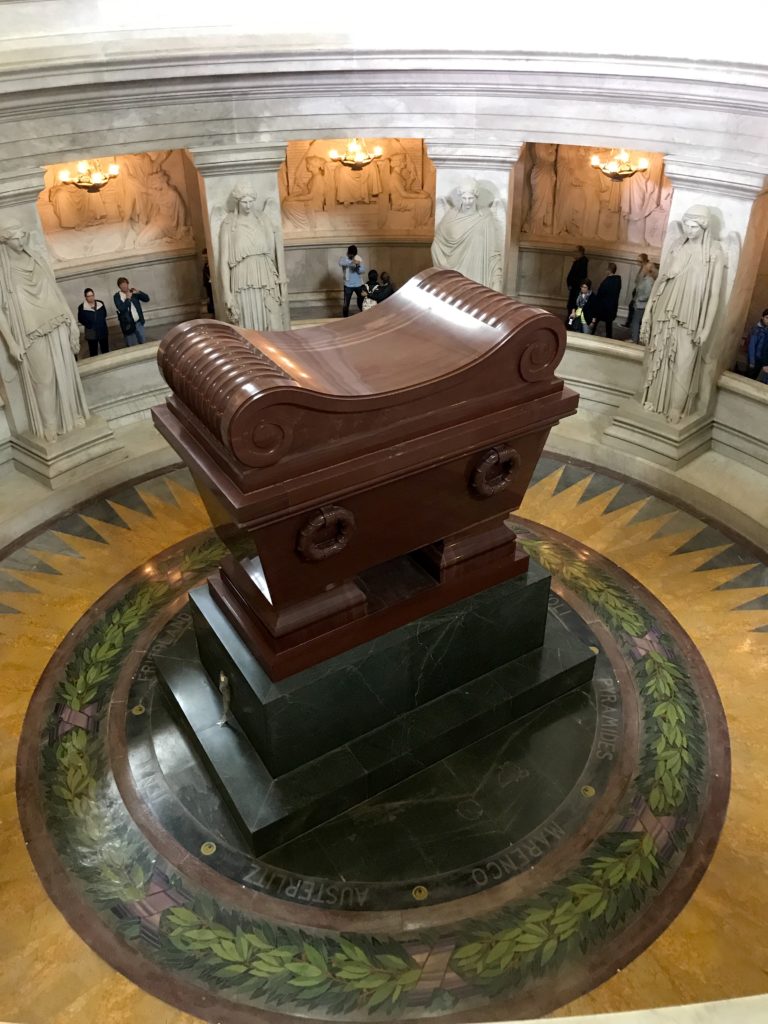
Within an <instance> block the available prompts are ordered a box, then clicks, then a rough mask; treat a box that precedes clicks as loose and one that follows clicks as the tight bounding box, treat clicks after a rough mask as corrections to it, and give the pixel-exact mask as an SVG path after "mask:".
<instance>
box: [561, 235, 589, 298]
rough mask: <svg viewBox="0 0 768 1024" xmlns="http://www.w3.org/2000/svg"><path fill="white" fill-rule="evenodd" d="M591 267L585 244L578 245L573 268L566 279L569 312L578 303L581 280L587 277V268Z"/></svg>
mask: <svg viewBox="0 0 768 1024" xmlns="http://www.w3.org/2000/svg"><path fill="white" fill-rule="evenodd" d="M588 267H589V260H588V258H587V255H586V251H585V249H584V246H583V245H577V246H576V259H575V260H574V261H573V263H572V264H571V269H570V270H569V271H568V277H566V279H565V283H566V284H567V285H568V312H569V313H570V312H571V310H572V309H573V308H574V306H575V305H576V300H577V299H578V297H579V288H580V287H581V282H582V281H586V279H587V268H588Z"/></svg>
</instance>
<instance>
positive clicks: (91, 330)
mask: <svg viewBox="0 0 768 1024" xmlns="http://www.w3.org/2000/svg"><path fill="white" fill-rule="evenodd" d="M98 337H99V336H98V334H97V333H96V328H95V327H86V328H85V340H86V341H96V340H97V339H98Z"/></svg>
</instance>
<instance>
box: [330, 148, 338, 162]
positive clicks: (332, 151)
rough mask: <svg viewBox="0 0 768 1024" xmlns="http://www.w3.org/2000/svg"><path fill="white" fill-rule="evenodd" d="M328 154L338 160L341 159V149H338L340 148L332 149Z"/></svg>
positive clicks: (332, 158)
mask: <svg viewBox="0 0 768 1024" xmlns="http://www.w3.org/2000/svg"><path fill="white" fill-rule="evenodd" d="M328 156H329V157H330V158H331V160H338V159H339V151H338V149H332V150H331V151H330V153H329V154H328Z"/></svg>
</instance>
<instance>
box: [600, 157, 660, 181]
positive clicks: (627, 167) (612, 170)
mask: <svg viewBox="0 0 768 1024" xmlns="http://www.w3.org/2000/svg"><path fill="white" fill-rule="evenodd" d="M589 162H590V163H591V164H592V166H593V167H594V168H595V169H596V170H598V171H602V172H603V174H604V175H605V176H606V178H610V179H611V181H624V179H625V178H631V177H632V175H633V174H636V173H637V172H638V171H647V170H648V167H649V165H650V161H649V160H648V157H647V156H641V157H640V159H639V160H638V161H637V162H635V161H633V160H632V159H631V158H630V154H629V153H628V152H627V151H626V149H620V150H618V151H617V150H615V149H612V150H611V152H610V155H609V156H607V157H605V156H603V155H602V154H601V155H598V154H597V153H594V154H593V155H592V159H591V160H590V161H589Z"/></svg>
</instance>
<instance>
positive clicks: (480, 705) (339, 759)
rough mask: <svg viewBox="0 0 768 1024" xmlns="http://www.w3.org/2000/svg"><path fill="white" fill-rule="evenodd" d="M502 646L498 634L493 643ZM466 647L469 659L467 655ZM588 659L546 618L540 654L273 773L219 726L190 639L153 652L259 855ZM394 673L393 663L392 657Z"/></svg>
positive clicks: (539, 697)
mask: <svg viewBox="0 0 768 1024" xmlns="http://www.w3.org/2000/svg"><path fill="white" fill-rule="evenodd" d="M496 589H500V588H496ZM445 628H447V627H445ZM376 642H378V641H376ZM503 642H504V634H503V633H502V632H500V633H499V634H498V636H497V638H496V641H495V643H496V644H497V645H499V646H501V645H503ZM465 653H466V656H467V657H469V658H470V659H471V657H472V652H471V651H470V652H465ZM594 660H595V659H594V655H593V654H592V653H591V651H590V650H589V649H588V648H587V647H586V646H585V645H584V644H583V643H581V641H579V640H577V639H576V638H575V637H574V636H572V634H570V633H569V632H568V631H567V630H566V629H565V628H564V627H563V626H561V625H560V624H559V623H558V622H557V621H556V620H555V619H554V618H550V620H549V621H548V623H547V627H546V635H545V637H544V643H543V645H542V646H541V647H539V648H537V649H536V650H533V651H528V652H527V653H524V654H522V655H520V656H518V657H517V658H515V659H513V660H510V661H508V663H506V664H503V665H501V666H498V667H496V668H494V669H493V670H492V671H490V672H487V673H486V674H483V675H479V676H478V677H477V678H475V679H472V680H471V681H468V682H465V683H463V684H461V685H459V686H458V687H456V688H454V689H452V690H450V691H449V692H447V693H444V694H442V695H440V696H437V697H435V698H434V699H433V700H431V701H429V702H427V703H424V704H420V705H419V706H417V707H415V708H413V709H411V710H410V711H407V712H406V713H404V714H401V715H400V716H398V717H396V718H394V720H390V721H389V722H388V723H387V724H385V725H383V726H381V727H379V728H377V729H374V730H373V731H370V732H368V733H367V734H366V735H364V736H358V737H356V738H354V739H352V740H350V741H349V742H347V743H344V744H342V745H341V746H339V747H338V748H337V749H335V750H332V751H330V752H328V753H325V754H323V755H322V756H320V757H318V758H316V759H315V760H313V761H311V762H309V763H307V764H304V765H302V766H300V767H298V768H296V769H295V770H293V771H291V772H288V773H286V774H283V775H282V776H280V777H279V778H274V777H273V776H272V775H271V774H270V772H269V770H268V768H267V767H266V765H265V764H264V762H263V761H262V759H261V758H260V757H259V755H258V754H257V752H256V750H255V749H254V747H253V745H252V744H251V743H250V741H249V739H248V738H247V737H246V736H245V734H244V732H243V731H242V730H241V729H240V727H239V726H238V725H237V723H235V722H232V723H231V724H228V725H224V726H219V725H217V724H216V723H217V722H218V720H219V719H220V717H221V699H220V697H219V694H218V693H217V692H216V690H215V689H214V688H213V686H212V685H211V683H210V681H209V680H208V678H207V676H206V674H205V672H204V671H203V669H202V668H201V666H200V662H199V660H198V657H197V651H196V649H195V644H194V641H193V639H192V638H191V637H190V636H186V637H184V638H182V639H181V640H180V641H178V642H177V644H176V645H175V646H174V647H171V648H169V649H168V650H167V652H166V653H165V654H163V655H162V656H157V657H156V658H155V661H156V665H157V669H158V675H159V678H160V680H161V684H162V685H163V687H164V689H165V692H166V694H167V695H168V697H169V699H170V704H171V708H172V710H173V711H174V713H175V714H177V715H178V716H179V717H180V719H181V722H182V724H183V725H184V727H185V728H186V729H187V730H188V731H189V733H190V734H191V736H192V738H193V739H194V741H195V742H196V745H197V748H198V750H199V751H200V753H201V754H202V756H203V758H204V760H205V762H206V763H207V766H208V768H209V770H210V772H211V775H212V777H213V779H214V780H215V782H216V784H217V785H218V787H219V789H220V790H221V792H222V795H223V797H224V799H225V801H226V803H227V806H228V807H229V809H230V811H231V813H232V814H233V817H234V819H235V821H236V822H237V823H238V825H239V827H240V828H241V829H242V831H243V832H244V834H245V835H246V836H247V837H248V838H249V839H250V841H251V843H252V845H253V849H254V852H255V853H256V854H257V855H262V854H264V853H266V852H267V851H268V850H270V849H272V848H274V847H276V846H279V845H281V844H283V843H285V842H288V841H289V840H290V839H292V838H294V837H296V836H297V835H300V834H302V833H304V832H306V831H307V830H308V829H310V828H312V827H314V826H315V825H318V824H320V823H321V822H323V821H327V820H329V819H330V818H332V817H334V816H335V815H337V814H339V813H340V812H341V811H343V810H346V809H347V808H349V807H352V806H354V805H356V804H358V803H361V802H362V801H364V800H366V799H368V798H369V797H371V796H373V795H375V794H376V793H379V792H381V791H382V790H385V789H387V788H389V787H390V786H392V785H394V784H396V783H397V782H400V781H402V780H403V779H406V778H408V777H410V776H412V775H414V774H415V773H416V772H419V771H421V770H422V769H424V768H426V767H428V766H429V765H432V764H435V763H436V762H439V761H440V760H442V758H444V757H445V756H447V755H448V754H450V753H452V752H454V751H456V750H459V749H461V748H463V747H465V746H467V745H468V744H470V743H472V742H474V741H476V740H478V739H482V738H483V737H489V736H490V735H491V734H492V733H494V732H495V731H496V730H498V729H500V728H502V727H503V726H505V725H507V724H509V723H510V722H511V721H513V720H515V719H517V718H519V717H520V716H522V715H524V714H526V713H527V712H529V711H532V710H534V709H535V708H538V707H541V706H542V705H544V704H546V703H548V702H549V701H552V700H554V699H556V698H557V697H559V696H561V695H562V694H565V693H567V692H569V691H570V690H572V689H575V688H576V687H578V686H580V685H582V684H584V683H587V682H589V680H590V679H591V678H592V672H593V667H594ZM390 670H391V671H392V672H395V671H396V670H397V666H396V665H395V664H392V663H390ZM382 671H383V670H382ZM366 698H367V699H369V700H370V699H371V697H370V693H368V692H366Z"/></svg>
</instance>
